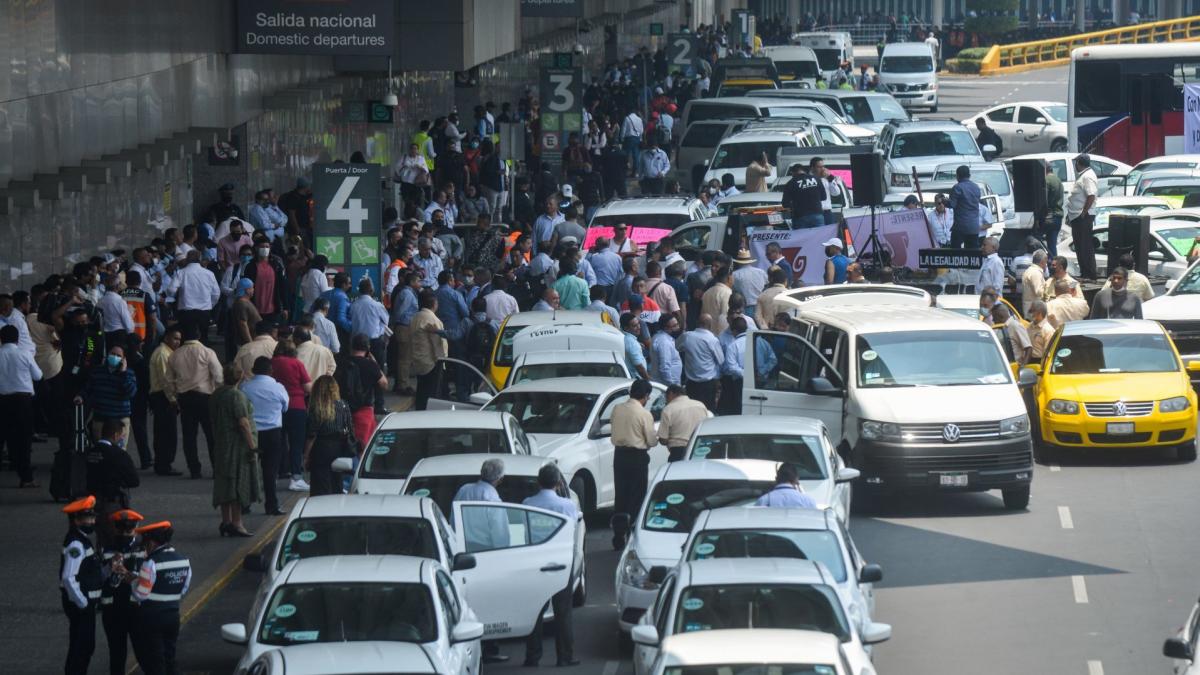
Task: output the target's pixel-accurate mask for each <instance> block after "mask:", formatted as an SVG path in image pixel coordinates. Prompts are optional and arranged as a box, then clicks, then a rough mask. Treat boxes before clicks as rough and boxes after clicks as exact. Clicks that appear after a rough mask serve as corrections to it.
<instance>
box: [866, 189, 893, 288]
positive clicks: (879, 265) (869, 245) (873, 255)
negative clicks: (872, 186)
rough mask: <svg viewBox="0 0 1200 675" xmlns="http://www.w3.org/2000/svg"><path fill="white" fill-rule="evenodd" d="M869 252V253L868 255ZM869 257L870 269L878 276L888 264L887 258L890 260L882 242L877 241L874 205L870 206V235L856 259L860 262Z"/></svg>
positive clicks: (877, 232) (877, 233)
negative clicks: (870, 260) (870, 261)
mask: <svg viewBox="0 0 1200 675" xmlns="http://www.w3.org/2000/svg"><path fill="white" fill-rule="evenodd" d="M868 251H869V253H868ZM868 256H870V259H872V269H873V270H874V273H875V274H878V273H879V271H880V270H882V269H883V268H884V267H885V266H886V265H887V263H888V261H887V258H890V257H891V256H889V255H888V254H887V251H886V250H885V249H884V248H883V242H882V241H881V240H880V239H879V230H878V229H876V227H875V205H874V204H872V205H871V234H870V236H868V237H867V240H866V241H865V242H864V243H863V245H862V249H861V251H860V252H859V254H858V259H859V260H860V261H861V260H863V259H864V258H867V257H868Z"/></svg>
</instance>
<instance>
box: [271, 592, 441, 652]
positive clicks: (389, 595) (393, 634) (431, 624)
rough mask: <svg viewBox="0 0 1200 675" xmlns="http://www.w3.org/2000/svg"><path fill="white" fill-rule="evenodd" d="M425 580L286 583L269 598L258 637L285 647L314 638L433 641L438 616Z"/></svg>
mask: <svg viewBox="0 0 1200 675" xmlns="http://www.w3.org/2000/svg"><path fill="white" fill-rule="evenodd" d="M436 616H437V615H436V614H435V612H434V609H433V600H432V598H431V597H430V595H429V589H428V588H426V587H425V585H424V584H414V583H324V584H288V585H286V586H281V587H280V588H279V589H277V590H276V591H275V594H274V595H273V596H272V597H271V602H270V603H268V604H267V610H266V613H265V614H264V615H263V620H262V627H261V629H260V630H259V634H258V641H259V642H260V643H262V644H265V645H273V646H287V645H294V644H305V643H313V642H362V641H366V640H382V641H385V642H433V641H434V640H436V639H437V636H438V631H437V620H436Z"/></svg>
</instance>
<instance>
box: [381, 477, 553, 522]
mask: <svg viewBox="0 0 1200 675" xmlns="http://www.w3.org/2000/svg"><path fill="white" fill-rule="evenodd" d="M478 481H479V474H478V473H474V474H469V475H461V476H413V477H412V478H410V479H408V481H407V482H406V483H405V484H404V494H406V495H412V496H414V497H429V498H430V499H432V500H433V503H435V504H437V505H438V508H439V509H441V510H442V515H443V516H446V518H447V519H448V520H451V519H452V518H451V514H450V504H451V503H453V502H454V496H455V495H457V494H458V490H459V488H461V487H462V486H464V485H469V484H471V483H475V482H478ZM538 490H539V488H538V484H537V476H512V475H505V476H504V477H502V478H501V479H500V483H499V484H498V485H496V493H497V494H499V495H500V500H501V501H503V502H507V503H509V504H520V503H521V502H523V501H525V500H526V499H528V498H530V497H532V496H534V495H535V494H537V493H538Z"/></svg>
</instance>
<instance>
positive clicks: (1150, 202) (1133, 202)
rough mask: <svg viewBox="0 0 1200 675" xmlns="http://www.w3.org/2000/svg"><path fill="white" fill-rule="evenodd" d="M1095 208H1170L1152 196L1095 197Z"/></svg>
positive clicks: (1162, 200)
mask: <svg viewBox="0 0 1200 675" xmlns="http://www.w3.org/2000/svg"><path fill="white" fill-rule="evenodd" d="M1096 206H1097V207H1100V206H1170V204H1168V203H1167V201H1166V200H1165V199H1163V198H1162V197H1155V196H1154V195H1109V196H1107V197H1097V198H1096Z"/></svg>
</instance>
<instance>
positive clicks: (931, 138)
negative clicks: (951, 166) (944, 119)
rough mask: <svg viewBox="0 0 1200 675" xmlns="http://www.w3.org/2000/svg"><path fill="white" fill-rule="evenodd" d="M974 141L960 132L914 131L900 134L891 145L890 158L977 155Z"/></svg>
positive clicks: (964, 132)
mask: <svg viewBox="0 0 1200 675" xmlns="http://www.w3.org/2000/svg"><path fill="white" fill-rule="evenodd" d="M978 154H979V150H978V149H977V148H976V145H975V140H974V139H972V138H971V134H969V133H967V131H966V130H965V129H964V130H962V131H914V132H910V133H907V134H901V135H899V136H897V137H896V140H895V142H893V143H892V158H893V159H900V158H903V157H937V156H940V155H978Z"/></svg>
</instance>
